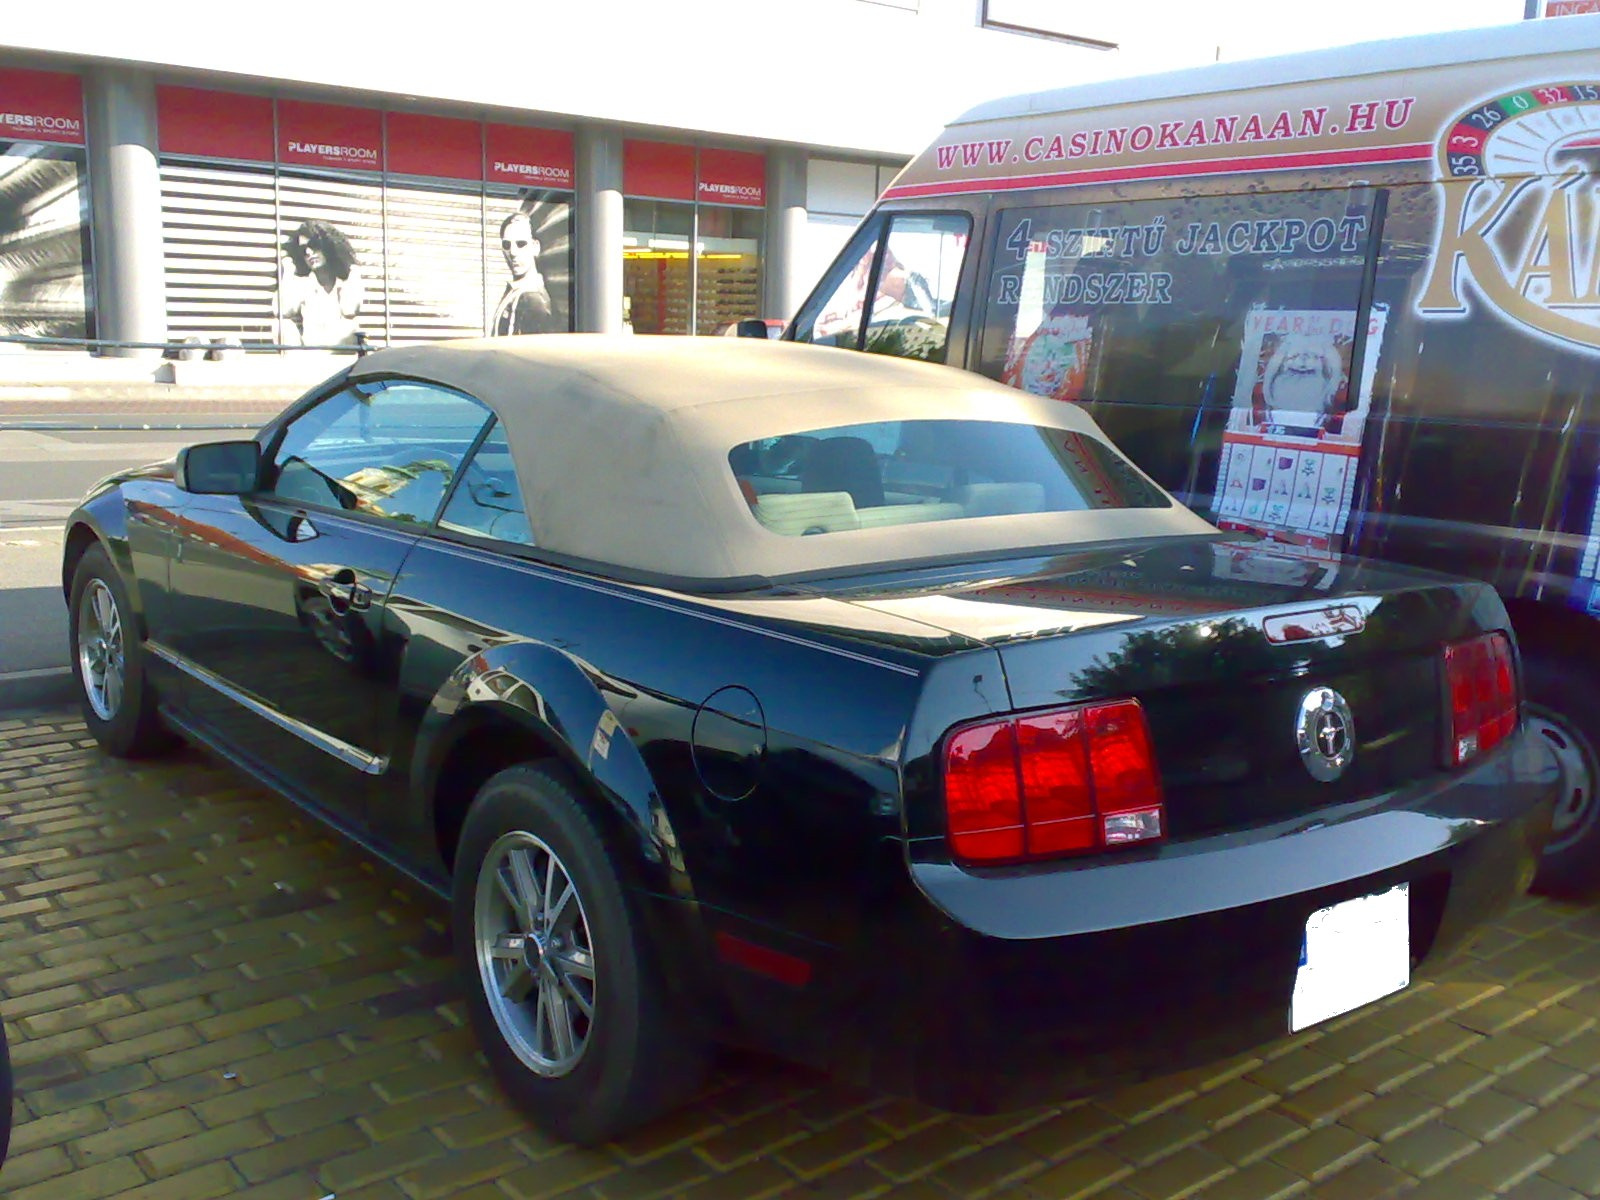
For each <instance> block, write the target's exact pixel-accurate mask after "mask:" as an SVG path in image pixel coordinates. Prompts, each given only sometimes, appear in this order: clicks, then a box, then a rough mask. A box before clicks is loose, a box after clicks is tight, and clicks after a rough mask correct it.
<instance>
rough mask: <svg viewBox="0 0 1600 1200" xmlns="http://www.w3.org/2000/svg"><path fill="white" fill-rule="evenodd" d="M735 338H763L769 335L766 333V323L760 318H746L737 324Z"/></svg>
mask: <svg viewBox="0 0 1600 1200" xmlns="http://www.w3.org/2000/svg"><path fill="white" fill-rule="evenodd" d="M734 336H735V337H753V338H765V337H770V336H771V335H770V334H768V332H767V323H766V322H765V321H763V320H762V319H761V318H760V317H746V318H745V319H744V320H742V321H740V322H739V325H738V328H737V332H736V333H735V334H734Z"/></svg>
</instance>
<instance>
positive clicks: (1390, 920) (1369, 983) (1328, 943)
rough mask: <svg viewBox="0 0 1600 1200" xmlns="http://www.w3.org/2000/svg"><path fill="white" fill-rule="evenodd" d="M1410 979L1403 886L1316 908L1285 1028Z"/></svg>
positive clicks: (1381, 993) (1357, 1003)
mask: <svg viewBox="0 0 1600 1200" xmlns="http://www.w3.org/2000/svg"><path fill="white" fill-rule="evenodd" d="M1410 982H1411V906H1410V903H1409V901H1408V900H1407V895H1406V885H1405V884H1403V883H1402V884H1400V885H1399V886H1398V887H1393V888H1390V889H1389V890H1388V891H1387V892H1379V893H1378V894H1377V895H1376V896H1362V897H1361V898H1360V899H1358V900H1346V901H1345V902H1344V903H1343V904H1334V905H1331V906H1330V907H1328V908H1319V909H1318V910H1317V911H1316V912H1314V913H1312V914H1311V916H1310V918H1309V919H1308V920H1307V921H1306V933H1305V941H1304V942H1302V943H1301V949H1300V970H1299V972H1298V973H1297V974H1296V975H1295V980H1294V998H1293V999H1292V1000H1291V1001H1290V1002H1289V1031H1290V1032H1291V1033H1298V1032H1299V1031H1300V1030H1302V1029H1305V1028H1306V1027H1307V1026H1310V1025H1315V1024H1316V1023H1317V1022H1318V1021H1326V1020H1327V1019H1328V1018H1329V1017H1336V1016H1338V1015H1339V1014H1340V1013H1347V1012H1349V1011H1350V1010H1351V1009H1353V1008H1360V1007H1361V1006H1362V1005H1363V1004H1370V1003H1372V1001H1374V1000H1377V999H1379V998H1380V997H1383V996H1387V995H1389V994H1391V993H1393V992H1398V991H1400V990H1401V989H1402V988H1404V987H1405V986H1406V985H1407V984H1408V983H1410Z"/></svg>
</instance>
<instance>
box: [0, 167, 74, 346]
mask: <svg viewBox="0 0 1600 1200" xmlns="http://www.w3.org/2000/svg"><path fill="white" fill-rule="evenodd" d="M48 153H49V152H48V151H43V150H40V151H39V156H35V154H33V153H29V152H27V151H26V150H25V149H24V148H22V147H15V146H14V147H12V148H11V152H10V153H5V154H0V333H7V334H19V335H24V336H30V337H84V336H85V335H86V333H87V329H86V322H85V312H84V278H83V274H84V272H83V258H84V255H83V203H82V193H81V191H80V189H79V183H78V174H79V169H78V165H77V163H76V162H74V161H70V160H64V159H59V158H51V157H43V155H44V154H48Z"/></svg>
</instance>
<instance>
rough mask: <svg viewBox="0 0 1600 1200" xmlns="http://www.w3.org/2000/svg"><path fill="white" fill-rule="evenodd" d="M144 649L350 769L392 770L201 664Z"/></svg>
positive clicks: (149, 645) (153, 647)
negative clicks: (234, 684)
mask: <svg viewBox="0 0 1600 1200" xmlns="http://www.w3.org/2000/svg"><path fill="white" fill-rule="evenodd" d="M144 648H145V649H146V650H148V651H150V653H152V654H154V655H155V656H156V657H157V658H160V659H161V660H162V661H163V662H166V663H169V664H171V665H172V666H174V667H176V668H177V669H178V670H180V671H182V672H183V673H184V674H185V675H187V676H189V678H191V679H195V680H198V681H199V682H201V683H203V684H205V685H206V686H207V687H209V688H211V689H213V690H214V691H217V692H220V693H222V695H224V696H226V697H227V698H228V699H229V700H232V701H233V702H234V703H235V704H238V705H240V706H241V707H243V708H245V709H248V710H249V711H250V712H253V713H255V715H256V716H258V717H261V718H263V719H264V720H267V721H271V722H272V723H273V724H274V725H276V726H277V727H278V728H279V729H282V730H283V731H284V732H285V733H291V734H293V735H294V736H295V737H297V738H299V739H300V740H301V741H302V742H306V743H308V744H309V745H312V746H315V747H316V748H317V749H318V750H321V751H323V752H324V753H326V754H331V755H333V757H334V758H337V759H338V760H339V761H340V762H342V763H344V765H345V766H347V767H354V768H355V769H356V770H358V771H360V772H361V773H362V774H364V775H381V774H383V772H384V771H386V770H387V769H388V767H389V760H388V759H387V758H385V757H383V756H381V755H376V754H368V753H367V752H366V751H365V750H362V749H360V748H359V747H356V746H352V745H351V744H350V743H349V742H345V741H340V740H339V739H338V738H336V737H330V736H328V735H327V734H325V733H323V732H321V731H320V730H317V729H313V728H311V726H309V725H307V724H305V722H303V721H296V720H295V719H294V718H293V717H290V716H287V715H285V714H284V713H281V712H279V711H278V710H277V709H275V708H273V707H272V706H271V705H270V704H267V703H264V702H263V701H260V700H257V699H256V698H255V697H254V696H251V695H249V694H248V693H246V692H243V691H241V690H240V689H238V688H236V687H234V686H233V685H232V684H231V683H229V682H227V681H226V680H225V679H223V678H222V676H220V675H218V674H216V673H215V672H214V671H208V670H207V669H206V668H205V667H202V666H201V665H200V664H199V663H196V662H191V661H190V660H189V659H187V658H185V657H184V656H183V655H181V654H179V653H178V652H177V651H176V650H174V649H172V648H171V647H170V646H163V645H162V644H161V643H160V642H154V641H147V642H145V643H144Z"/></svg>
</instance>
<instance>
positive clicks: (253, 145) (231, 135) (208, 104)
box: [156, 84, 273, 163]
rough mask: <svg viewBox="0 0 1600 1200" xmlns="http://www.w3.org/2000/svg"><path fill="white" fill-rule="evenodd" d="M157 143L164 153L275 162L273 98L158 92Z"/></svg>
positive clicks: (178, 90)
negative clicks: (273, 160) (273, 159)
mask: <svg viewBox="0 0 1600 1200" xmlns="http://www.w3.org/2000/svg"><path fill="white" fill-rule="evenodd" d="M156 126H157V130H158V136H157V141H158V142H159V144H160V146H161V153H163V154H192V155H194V156H196V157H204V158H234V159H242V160H244V161H246V162H266V163H269V162H271V161H272V158H273V147H272V98H271V97H270V96H241V95H236V94H234V93H231V92H210V91H205V90H202V89H201V88H188V87H169V86H167V85H165V84H163V85H160V86H158V87H157V88H156Z"/></svg>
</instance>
